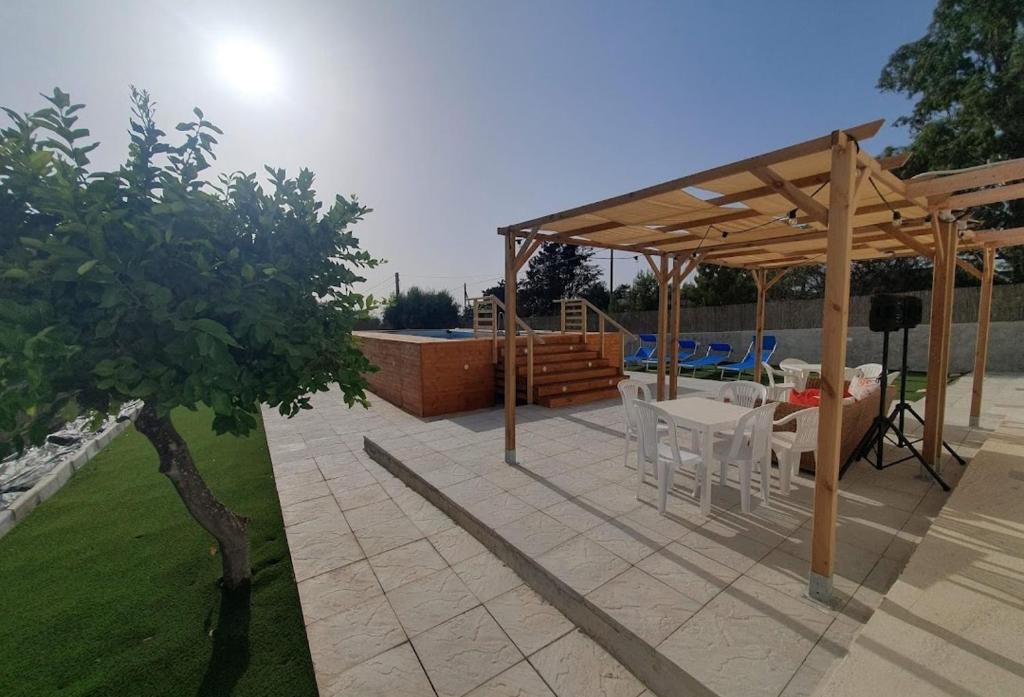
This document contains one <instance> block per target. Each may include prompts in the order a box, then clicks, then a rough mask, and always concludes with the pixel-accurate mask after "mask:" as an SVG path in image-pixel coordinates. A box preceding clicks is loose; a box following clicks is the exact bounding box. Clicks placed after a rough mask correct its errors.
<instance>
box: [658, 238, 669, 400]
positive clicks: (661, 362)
mask: <svg viewBox="0 0 1024 697" xmlns="http://www.w3.org/2000/svg"><path fill="white" fill-rule="evenodd" d="M667 340H668V256H667V255H665V254H662V255H661V264H660V269H659V272H658V389H657V397H658V401H659V402H661V401H664V399H665V342H666V341H667Z"/></svg>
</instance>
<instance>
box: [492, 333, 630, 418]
mask: <svg viewBox="0 0 1024 697" xmlns="http://www.w3.org/2000/svg"><path fill="white" fill-rule="evenodd" d="M542 336H543V343H540V342H535V343H534V346H533V380H532V387H533V395H532V399H528V396H529V395H528V394H527V390H528V389H529V387H528V383H529V382H530V381H528V380H527V375H528V369H529V368H528V364H529V361H528V352H529V348H528V343H529V342H528V341H527V338H526V337H518V338H517V339H516V398H517V399H516V401H517V402H522V403H526V402H529V401H532V402H533V403H535V404H539V405H541V406H545V407H565V406H569V405H573V404H586V403H587V402H596V401H598V400H602V399H610V398H614V397H618V395H619V392H618V387H617V385H618V383H619V381H620V380H623V379H624V378H625V375H624V374H623V372H622V366H621V365H620V364H618V361H612V360H611V359H608V358H601V356H600V355H599V352H598V351H597V350H596V347H594V346H591V345H588V344H587V343H586V340H585V339H584V335H583V334H582V333H565V334H544V335H542ZM504 361H505V346H504V343H503V342H499V344H498V360H497V362H496V363H495V366H494V379H495V386H496V388H497V392H498V394H500V395H504V390H505V367H504Z"/></svg>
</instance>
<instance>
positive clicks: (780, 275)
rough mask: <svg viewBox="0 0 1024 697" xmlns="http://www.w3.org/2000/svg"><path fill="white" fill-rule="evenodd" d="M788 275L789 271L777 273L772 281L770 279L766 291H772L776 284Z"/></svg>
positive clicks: (784, 270)
mask: <svg viewBox="0 0 1024 697" xmlns="http://www.w3.org/2000/svg"><path fill="white" fill-rule="evenodd" d="M787 273H789V269H783V270H782V271H779V272H778V273H776V274H775V275H774V276H772V277H771V278H770V279H768V283H767V285H765V287H764V289H765V290H766V291H768V290H771V289H772V286H774V285H775V284H776V283H778V282H779V281H781V280H782V277H783V276H785V275H786V274H787Z"/></svg>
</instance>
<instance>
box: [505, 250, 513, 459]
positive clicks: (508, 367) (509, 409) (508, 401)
mask: <svg viewBox="0 0 1024 697" xmlns="http://www.w3.org/2000/svg"><path fill="white" fill-rule="evenodd" d="M505 464H508V465H514V464H516V238H515V235H513V234H512V233H511V231H510V232H507V233H506V234H505Z"/></svg>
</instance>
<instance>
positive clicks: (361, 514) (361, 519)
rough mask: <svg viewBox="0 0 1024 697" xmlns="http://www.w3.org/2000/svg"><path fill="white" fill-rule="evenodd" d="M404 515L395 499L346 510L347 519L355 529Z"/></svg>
mask: <svg viewBox="0 0 1024 697" xmlns="http://www.w3.org/2000/svg"><path fill="white" fill-rule="evenodd" d="M401 517H402V509H400V508H399V507H398V506H397V505H395V502H394V501H381V502H379V503H371V504H370V505H369V506H362V507H360V508H353V509H351V510H348V511H346V512H345V520H347V521H348V524H349V526H350V527H351V528H352V529H353V530H360V529H362V528H368V527H370V526H371V525H378V524H380V523H383V522H385V521H388V520H392V519H394V518H401Z"/></svg>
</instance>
